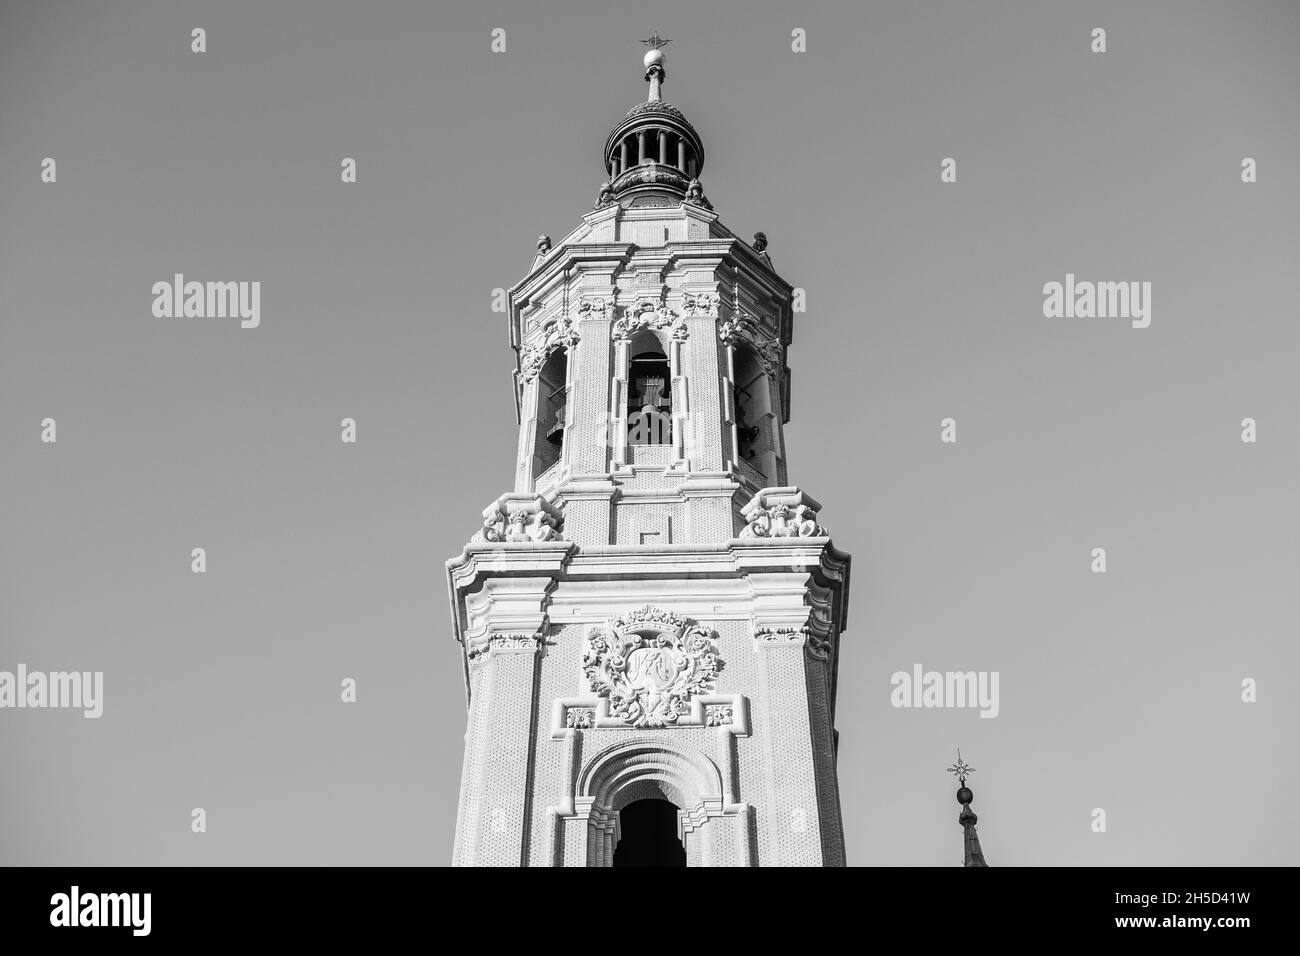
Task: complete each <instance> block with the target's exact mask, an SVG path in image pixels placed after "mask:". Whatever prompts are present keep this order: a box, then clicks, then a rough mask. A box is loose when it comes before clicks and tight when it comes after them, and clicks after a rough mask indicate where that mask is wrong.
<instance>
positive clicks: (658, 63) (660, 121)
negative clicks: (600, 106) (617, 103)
mask: <svg viewBox="0 0 1300 956" xmlns="http://www.w3.org/2000/svg"><path fill="white" fill-rule="evenodd" d="M641 42H642V43H644V44H646V45H647V46H649V47H650V50H649V51H648V52H647V53H646V55H645V59H644V61H643V62H644V64H645V78H646V80H647V81H648V82H649V84H650V89H649V94H648V96H647V98H646V100H645V102H643V103H637V104H636V105H635V106H633V107H632V108H631V109H630V110H628V111H627V115H625V116H624V117H623V119H622V121H621V122H619V124H618V125H617V126H615V127H614V129H613V130H612V131H611V132H610V134H609V138H608V139H607V140H605V171H606V172H607V173H608V174H609V183H610V188H611V191H612V193H613V198H614V199H616V200H617V201H618V202H620V203H621V204H622V205H624V206H658V205H669V204H673V205H675V204H677V203H679V202H681V201H682V199H683V198H684V197H685V196H686V193H687V190H688V188H689V187H690V185H691V180H692V179H697V178H699V175H700V172H701V171H702V170H703V169H704V143H703V142H702V141H701V140H700V134H699V133H697V132H696V131H695V127H694V126H692V125H691V124H690V121H689V120H687V119H686V116H685V114H684V113H682V111H681V110H679V109H678V108H677V107H676V106H673V105H672V104H671V103H668V102H665V101H664V100H663V98H662V97H661V95H660V91H661V89H662V86H663V83H664V80H666V79H667V77H668V73H667V71H666V70H665V68H664V52H663V47H664V46H665V45H666V44H667V43H668V42H669V41H668V40H665V39H663V38H662V37H660V36H659V35H658V34H655V35H654V36H653V37H651V38H650V39H648V40H642V41H641Z"/></svg>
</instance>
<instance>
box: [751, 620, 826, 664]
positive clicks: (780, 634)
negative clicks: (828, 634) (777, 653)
mask: <svg viewBox="0 0 1300 956" xmlns="http://www.w3.org/2000/svg"><path fill="white" fill-rule="evenodd" d="M754 640H756V641H758V642H759V643H760V644H802V645H804V648H805V649H806V650H807V651H808V654H809V656H811V657H815V658H816V659H817V660H819V661H825V660H830V656H831V642H830V641H829V640H828V639H827V638H824V637H818V636H817V634H815V633H814V632H813V630H812V628H809V627H807V626H805V627H760V628H758V630H756V631H755V632H754Z"/></svg>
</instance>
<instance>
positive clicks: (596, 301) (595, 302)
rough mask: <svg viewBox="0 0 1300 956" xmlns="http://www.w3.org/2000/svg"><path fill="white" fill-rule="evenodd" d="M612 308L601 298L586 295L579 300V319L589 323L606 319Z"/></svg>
mask: <svg viewBox="0 0 1300 956" xmlns="http://www.w3.org/2000/svg"><path fill="white" fill-rule="evenodd" d="M609 310H610V306H609V303H608V302H606V301H605V300H604V299H602V298H601V297H599V296H588V295H584V296H583V297H582V298H581V299H579V300H578V319H579V321H584V322H585V321H587V320H588V319H604V318H606V317H607V316H608V315H609Z"/></svg>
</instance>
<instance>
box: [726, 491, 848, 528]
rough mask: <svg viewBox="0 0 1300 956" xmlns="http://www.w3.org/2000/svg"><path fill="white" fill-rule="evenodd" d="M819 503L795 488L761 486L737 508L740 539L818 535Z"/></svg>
mask: <svg viewBox="0 0 1300 956" xmlns="http://www.w3.org/2000/svg"><path fill="white" fill-rule="evenodd" d="M820 511H821V505H820V504H818V503H817V502H816V501H815V500H814V499H813V498H811V497H809V496H808V495H806V494H804V493H803V492H802V491H800V490H799V489H798V488H764V489H763V490H762V491H760V492H759V493H758V494H756V495H755V496H754V497H753V498H752V499H750V502H749V504H747V505H745V507H744V508H742V509H741V514H742V515H743V516H744V518H745V522H746V524H745V527H744V528H743V529H742V530H741V532H740V536H741V537H742V538H822V537H826V535H827V534H828V532H827V531H826V529H825V528H823V527H822V525H821V523H820V522H819V521H818V513H819V512H820Z"/></svg>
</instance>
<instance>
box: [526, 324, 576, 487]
mask: <svg viewBox="0 0 1300 956" xmlns="http://www.w3.org/2000/svg"><path fill="white" fill-rule="evenodd" d="M568 366H569V361H568V356H567V355H566V354H565V352H564V351H563V350H562V349H557V350H556V351H555V352H553V353H551V356H550V358H548V359H547V360H546V364H545V365H543V366H542V370H541V372H540V373H538V376H537V439H536V441H534V442H533V475H534V476H538V475H541V474H542V472H544V471H546V469H548V468H550V467H551V466H552V465H554V464H555V463H556V462H558V461H559V460H560V453H561V452H562V451H563V450H564V425H565V422H564V406H565V399H566V398H567V393H566V390H565V389H566V386H567V383H568Z"/></svg>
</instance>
